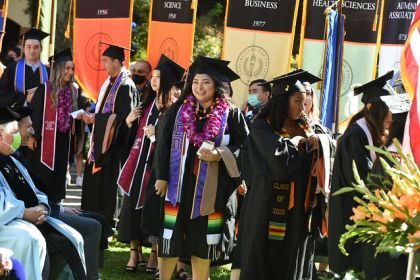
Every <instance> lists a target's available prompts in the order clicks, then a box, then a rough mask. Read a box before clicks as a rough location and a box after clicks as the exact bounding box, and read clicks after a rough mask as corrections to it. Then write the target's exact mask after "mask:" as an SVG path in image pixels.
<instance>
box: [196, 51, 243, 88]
mask: <svg viewBox="0 0 420 280" xmlns="http://www.w3.org/2000/svg"><path fill="white" fill-rule="evenodd" d="M229 63H230V61H227V60H221V59H216V58H210V57H205V56H201V55H200V56H199V57H197V59H196V60H195V61H194V62H193V63H192V64H191V66H190V68H189V73H190V75H191V78H192V77H193V76H194V75H196V74H208V75H210V76H212V77H215V78H216V79H218V80H219V81H221V82H233V81H235V80H237V79H239V78H240V77H239V76H238V75H237V74H236V73H235V72H234V71H233V70H232V69H230V68H229V67H228V64H229Z"/></svg>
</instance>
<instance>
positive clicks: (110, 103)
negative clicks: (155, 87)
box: [88, 71, 130, 174]
mask: <svg viewBox="0 0 420 280" xmlns="http://www.w3.org/2000/svg"><path fill="white" fill-rule="evenodd" d="M129 77H130V73H129V72H128V71H121V72H120V74H118V76H117V78H116V79H115V82H114V84H113V85H112V87H111V89H110V90H109V93H108V96H107V97H106V100H105V103H104V106H103V108H102V110H101V112H99V113H103V114H112V113H113V112H114V107H115V99H116V98H117V94H118V90H119V89H120V86H121V85H122V83H123V82H124V81H125V80H126V79H127V78H129ZM101 101H102V102H104V101H103V100H101ZM97 106H102V104H99V102H98V104H97ZM94 129H95V125H93V129H92V134H91V135H93V133H94ZM94 149H95V143H94V141H93V137H91V138H90V150H89V152H88V159H89V161H90V162H95V152H94V151H95V150H94ZM99 170H100V168H97V167H96V166H95V165H94V168H93V169H92V174H94V173H96V172H98V171H99Z"/></svg>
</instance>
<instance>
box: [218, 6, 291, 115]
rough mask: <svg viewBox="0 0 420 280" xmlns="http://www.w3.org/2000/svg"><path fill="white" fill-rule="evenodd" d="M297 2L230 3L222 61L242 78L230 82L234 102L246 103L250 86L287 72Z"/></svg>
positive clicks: (242, 104) (240, 104)
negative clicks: (226, 62)
mask: <svg viewBox="0 0 420 280" xmlns="http://www.w3.org/2000/svg"><path fill="white" fill-rule="evenodd" d="M298 6H299V1H295V0H288V1H286V0H229V1H228V2H227V9H226V22H225V34H224V43H223V58H224V59H226V60H229V61H231V64H230V65H229V66H230V67H231V68H232V69H233V70H235V72H236V73H237V74H238V75H239V76H240V77H241V79H239V80H237V81H235V82H233V83H232V88H233V92H234V94H233V100H234V102H235V103H236V104H237V105H238V106H241V107H242V106H244V105H245V104H246V98H247V96H248V86H249V83H250V82H252V81H253V80H256V79H266V80H269V79H272V78H274V77H276V76H279V75H281V74H284V73H286V72H287V71H288V70H289V66H290V60H291V54H292V48H293V37H294V30H295V26H296V17H297V11H298Z"/></svg>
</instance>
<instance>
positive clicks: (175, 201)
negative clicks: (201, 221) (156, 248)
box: [163, 104, 229, 252]
mask: <svg viewBox="0 0 420 280" xmlns="http://www.w3.org/2000/svg"><path fill="white" fill-rule="evenodd" d="M184 107H185V104H184V105H182V106H181V107H180V109H179V111H178V113H177V115H176V119H175V125H174V130H173V134H172V143H171V157H170V172H169V185H168V191H167V194H166V202H165V209H164V210H165V212H164V213H165V214H164V234H163V239H164V240H163V243H164V248H163V249H164V252H165V251H167V252H169V244H170V240H171V238H172V233H173V229H174V227H175V223H176V218H177V216H178V211H179V202H180V199H181V188H182V179H183V178H182V177H183V175H184V170H183V168H184V165H185V160H186V157H187V149H188V146H189V141H188V138H187V136H186V132H185V131H184V125H183V122H182V113H183V111H184V110H185V108H184ZM228 112H229V111H228V110H225V112H224V114H223V117H222V121H221V126H220V130H219V134H218V135H217V136H216V137H215V139H214V142H215V146H216V147H218V146H220V144H221V141H222V138H223V135H224V133H225V130H226V126H227V117H228ZM196 166H197V172H196V177H197V178H196V183H195V191H194V198H193V199H194V201H193V207H192V210H191V216H190V218H191V219H195V218H197V217H199V216H207V215H208V227H207V244H208V245H217V244H218V243H219V241H220V238H221V230H222V226H223V215H222V214H221V213H218V212H214V211H213V213H206V214H204V213H202V211H200V210H201V209H206V208H207V207H205V204H207V203H208V201H206V199H207V197H204V196H203V192H204V183H205V180H206V175H207V167H208V163H207V162H206V161H202V160H199V159H198V158H197V161H196ZM213 203H214V202H213Z"/></svg>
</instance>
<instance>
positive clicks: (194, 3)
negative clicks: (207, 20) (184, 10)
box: [191, 0, 198, 10]
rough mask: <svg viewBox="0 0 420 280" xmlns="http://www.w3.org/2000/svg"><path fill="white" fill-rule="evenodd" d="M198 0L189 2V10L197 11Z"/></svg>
mask: <svg viewBox="0 0 420 280" xmlns="http://www.w3.org/2000/svg"><path fill="white" fill-rule="evenodd" d="M197 2H198V0H191V10H197V4H198V3H197Z"/></svg>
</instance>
